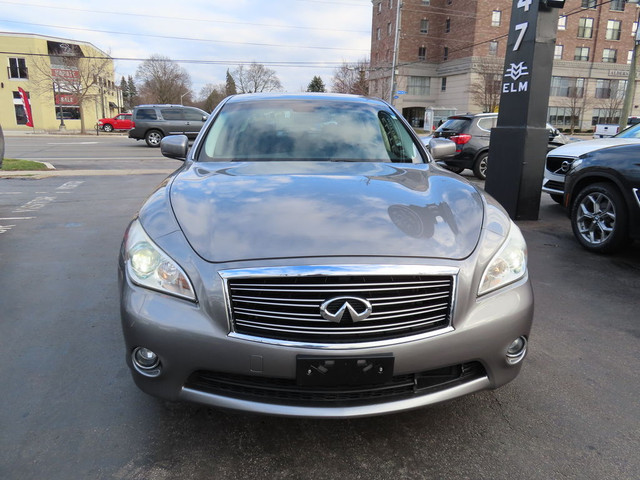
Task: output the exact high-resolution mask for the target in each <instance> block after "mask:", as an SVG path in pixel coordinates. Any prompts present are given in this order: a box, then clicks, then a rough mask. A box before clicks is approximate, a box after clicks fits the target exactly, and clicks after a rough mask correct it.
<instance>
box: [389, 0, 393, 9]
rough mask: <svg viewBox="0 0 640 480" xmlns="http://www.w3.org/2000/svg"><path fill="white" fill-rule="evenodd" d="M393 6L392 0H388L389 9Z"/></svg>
mask: <svg viewBox="0 0 640 480" xmlns="http://www.w3.org/2000/svg"><path fill="white" fill-rule="evenodd" d="M392 8H393V0H389V10H391V9H392Z"/></svg>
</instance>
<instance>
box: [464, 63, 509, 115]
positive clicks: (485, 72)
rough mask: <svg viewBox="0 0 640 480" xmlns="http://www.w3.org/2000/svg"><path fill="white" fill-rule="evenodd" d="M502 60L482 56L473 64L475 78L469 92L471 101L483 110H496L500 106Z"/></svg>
mask: <svg viewBox="0 0 640 480" xmlns="http://www.w3.org/2000/svg"><path fill="white" fill-rule="evenodd" d="M503 61H504V60H502V61H501V60H494V59H491V58H483V59H482V60H480V61H479V62H478V63H477V64H475V65H474V66H473V70H474V73H475V80H473V81H472V82H471V85H470V87H469V93H470V96H471V101H472V102H473V103H474V104H475V105H478V106H479V107H480V108H481V109H482V111H483V112H497V111H498V107H499V106H500V93H501V85H502V69H503V63H502V62H503Z"/></svg>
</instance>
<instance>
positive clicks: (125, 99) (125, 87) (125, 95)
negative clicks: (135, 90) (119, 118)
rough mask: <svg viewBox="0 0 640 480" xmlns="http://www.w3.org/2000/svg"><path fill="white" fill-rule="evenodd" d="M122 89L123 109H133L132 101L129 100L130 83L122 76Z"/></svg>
mask: <svg viewBox="0 0 640 480" xmlns="http://www.w3.org/2000/svg"><path fill="white" fill-rule="evenodd" d="M120 91H121V92H122V105H121V108H122V111H129V110H131V102H130V101H129V84H128V83H127V81H126V80H125V78H124V75H123V76H122V80H120Z"/></svg>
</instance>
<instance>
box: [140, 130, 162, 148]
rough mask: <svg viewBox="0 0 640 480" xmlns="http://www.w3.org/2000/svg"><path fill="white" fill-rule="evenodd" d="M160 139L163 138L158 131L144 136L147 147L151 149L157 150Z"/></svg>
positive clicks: (152, 131) (151, 131)
mask: <svg viewBox="0 0 640 480" xmlns="http://www.w3.org/2000/svg"><path fill="white" fill-rule="evenodd" d="M162 137H164V135H163V134H162V132H159V131H158V130H150V131H148V132H147V134H146V135H145V136H144V141H145V142H147V146H149V147H151V148H158V147H159V146H160V142H161V141H162Z"/></svg>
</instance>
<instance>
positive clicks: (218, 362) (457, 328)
mask: <svg viewBox="0 0 640 480" xmlns="http://www.w3.org/2000/svg"><path fill="white" fill-rule="evenodd" d="M120 288H121V317H122V327H123V332H124V337H125V343H126V350H127V353H126V358H127V363H128V365H129V367H130V368H131V371H132V375H133V378H134V381H135V382H136V384H137V385H138V387H139V388H140V389H142V390H143V391H145V392H147V393H149V394H151V395H154V396H158V397H161V398H165V399H168V400H187V401H194V402H198V403H201V404H204V405H208V406H212V407H220V408H228V409H235V410H242V411H248V412H256V413H263V414H270V415H281V416H296V417H321V418H347V417H361V416H370V415H379V414H386V413H392V412H399V411H403V410H409V409H413V408H417V407H422V406H426V405H433V404H436V403H440V402H442V401H446V400H450V399H453V398H457V397H460V396H463V395H467V394H469V393H473V392H477V391H481V390H485V389H491V388H497V387H499V386H501V385H503V384H505V383H507V382H509V381H511V380H513V379H514V378H515V377H516V376H517V375H518V372H519V370H520V366H521V364H520V363H518V364H517V365H510V364H509V363H508V362H507V359H506V351H507V348H508V347H509V345H510V344H511V342H512V341H513V340H514V339H516V338H518V337H525V338H526V337H528V335H529V331H530V328H531V321H532V317H533V294H532V291H531V286H530V283H529V280H528V277H525V278H524V279H522V280H520V281H519V282H517V283H514V284H512V285H510V286H508V287H505V288H503V289H501V290H498V291H496V292H493V293H491V294H488V295H485V296H483V297H481V298H479V299H472V301H471V302H469V301H466V300H465V301H461V302H460V304H461V305H457V306H456V307H455V308H454V310H455V313H454V315H453V321H452V325H451V327H449V328H447V329H443V330H442V331H441V332H438V333H437V334H435V335H430V336H427V337H426V338H413V339H398V340H397V341H395V342H386V343H384V344H379V345H376V344H370V343H368V344H363V345H364V346H362V347H358V346H357V344H356V345H351V346H349V347H342V346H340V345H333V346H331V347H330V348H328V347H327V346H326V345H325V346H320V345H310V344H307V345H303V344H299V345H296V344H292V343H283V344H278V343H277V342H276V343H274V342H265V341H260V339H258V338H254V339H248V338H244V337H237V336H233V335H231V334H230V327H229V320H228V314H227V310H226V308H225V301H224V296H223V295H222V294H221V295H220V297H216V295H213V297H214V298H210V299H208V300H207V301H205V302H202V303H200V304H194V303H191V302H189V301H185V300H181V299H178V298H174V297H171V296H169V295H165V294H161V293H156V292H152V291H149V290H146V289H144V288H140V287H138V286H136V285H133V284H132V283H131V282H130V281H129V280H128V279H127V278H126V276H125V275H123V273H122V271H121V272H120ZM460 297H461V300H463V299H462V297H464V295H460ZM201 298H202V297H201ZM462 304H464V305H462ZM136 347H144V348H148V349H150V350H152V351H154V352H156V353H157V354H158V356H159V358H160V363H161V373H160V375H158V376H156V377H150V376H147V375H145V374H144V372H142V373H141V372H140V370H139V369H136V368H135V367H134V365H133V363H132V358H131V354H132V352H133V350H134V349H135V348H136ZM310 355H312V356H314V357H323V358H324V357H326V358H327V359H332V358H338V357H357V358H372V357H376V356H381V355H383V356H392V357H393V377H394V381H396V379H398V378H400V377H402V379H403V381H405V383H406V382H408V383H409V386H411V384H412V383H413V384H414V387H413V388H409V390H404V391H402V392H400V393H399V394H398V395H377V394H376V393H375V392H374V393H373V394H372V395H364V396H362V395H360V396H355V397H354V396H353V395H352V393H351V391H347V392H346V396H345V395H334V396H332V395H326V394H327V393H329V394H331V393H332V391H333V390H332V389H331V388H329V389H324V390H323V391H322V392H321V393H322V395H323V396H322V398H321V399H320V398H318V397H317V396H312V397H310V396H308V395H307V393H308V391H307V390H305V388H303V387H300V386H299V385H297V382H296V378H297V376H298V372H297V371H296V368H297V365H298V358H299V357H300V356H310ZM469 364H472V365H476V366H479V368H477V369H475V370H474V373H473V374H472V375H468V376H462V377H460V378H459V379H458V380H455V381H444V382H442V383H441V384H438V385H435V386H431V387H429V388H420V387H421V385H420V382H421V380H420V379H421V378H423V377H422V376H421V375H422V374H423V373H424V372H433V371H439V369H447V367H451V368H454V369H455V368H458V367H459V366H461V365H469ZM195 372H208V373H205V377H206V376H207V375H213V376H215V375H220V376H223V377H225V382H227V379H229V380H228V382H227V383H225V385H224V386H222V387H220V385H219V384H217V386H214V387H213V388H207V387H202V383H201V382H200V383H199V382H194V381H193V380H192V379H193V375H194V373H195ZM436 373H437V372H436ZM407 378H408V380H406V379H407ZM252 380H255V382H256V384H257V385H259V386H262V385H263V384H265V383H266V384H269V385H271V384H279V385H280V384H282V385H284V387H282V388H280V387H279V388H280V390H284V391H288V390H291V391H292V392H289V393H288V394H285V395H281V394H279V395H277V396H275V395H273V396H272V395H270V393H269V392H271V391H272V390H270V389H269V388H266V389H264V388H248V387H247V384H249V387H251V381H252ZM429 381H430V380H429ZM229 385H231V386H229ZM282 385H281V386H282ZM382 387H385V385H382ZM363 388H364V389H366V388H365V387H363ZM363 388H360V387H355V389H351V390H357V391H360V390H362V389H363ZM376 388H377V387H376ZM389 388H391V386H390V387H389ZM312 390H314V389H312ZM315 390H317V389H315ZM260 392H263V393H262V395H261V394H260ZM264 392H267V393H264Z"/></svg>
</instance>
